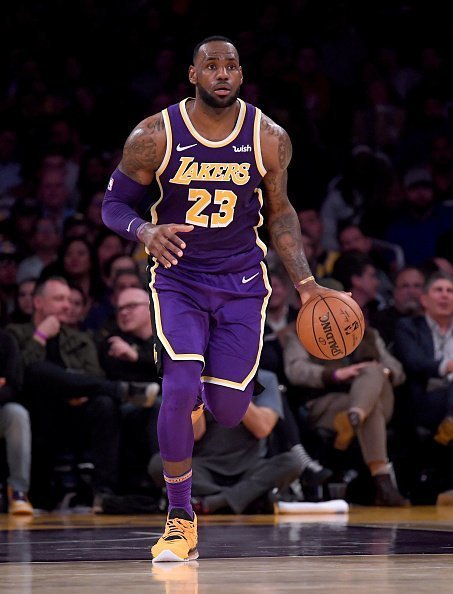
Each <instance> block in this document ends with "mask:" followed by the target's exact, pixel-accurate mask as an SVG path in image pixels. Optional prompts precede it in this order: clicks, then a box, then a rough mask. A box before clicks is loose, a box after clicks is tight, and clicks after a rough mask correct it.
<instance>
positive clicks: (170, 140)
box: [156, 109, 173, 177]
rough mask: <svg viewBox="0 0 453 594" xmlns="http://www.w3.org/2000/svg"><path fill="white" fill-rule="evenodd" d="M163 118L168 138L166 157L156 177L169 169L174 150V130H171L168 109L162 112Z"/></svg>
mask: <svg viewBox="0 0 453 594" xmlns="http://www.w3.org/2000/svg"><path fill="white" fill-rule="evenodd" d="M162 118H163V120H164V126H165V136H166V137H167V146H166V147H165V155H164V158H163V161H162V163H161V164H160V167H159V169H157V171H156V177H157V176H160V175H162V173H163V172H164V171H165V169H166V168H167V165H168V162H169V161H170V157H171V151H172V148H173V134H172V130H171V123H170V118H169V116H168V110H167V109H163V110H162Z"/></svg>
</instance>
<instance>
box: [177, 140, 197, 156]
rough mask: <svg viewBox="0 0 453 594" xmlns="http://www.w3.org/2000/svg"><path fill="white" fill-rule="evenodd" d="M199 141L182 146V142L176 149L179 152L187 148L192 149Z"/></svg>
mask: <svg viewBox="0 0 453 594" xmlns="http://www.w3.org/2000/svg"><path fill="white" fill-rule="evenodd" d="M197 144H198V143H197V142H196V143H195V144H188V145H186V146H181V145H180V144H178V146H177V147H176V150H177V151H178V153H180V152H181V151H186V150H187V149H190V148H192V147H194V146H197Z"/></svg>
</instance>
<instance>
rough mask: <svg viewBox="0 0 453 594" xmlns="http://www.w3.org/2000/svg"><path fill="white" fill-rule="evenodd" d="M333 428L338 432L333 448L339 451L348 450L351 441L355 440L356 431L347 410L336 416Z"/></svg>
mask: <svg viewBox="0 0 453 594" xmlns="http://www.w3.org/2000/svg"><path fill="white" fill-rule="evenodd" d="M333 428H334V429H335V431H336V432H337V435H336V437H335V441H334V442H333V447H334V448H336V449H337V450H347V449H348V447H349V445H350V443H351V441H352V440H353V439H354V436H355V431H354V427H353V426H352V424H351V421H350V419H349V415H348V412H347V411H346V410H343V411H341V412H339V413H338V414H336V415H335V417H334V420H333Z"/></svg>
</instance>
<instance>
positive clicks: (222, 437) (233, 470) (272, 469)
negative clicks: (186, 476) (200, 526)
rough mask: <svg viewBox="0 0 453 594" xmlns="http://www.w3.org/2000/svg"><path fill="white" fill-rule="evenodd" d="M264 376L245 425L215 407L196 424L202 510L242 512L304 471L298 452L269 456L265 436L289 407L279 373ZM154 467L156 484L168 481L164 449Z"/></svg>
mask: <svg viewBox="0 0 453 594" xmlns="http://www.w3.org/2000/svg"><path fill="white" fill-rule="evenodd" d="M258 381H259V382H260V383H261V384H262V385H263V386H264V390H263V392H261V394H259V395H257V396H254V398H253V400H252V402H251V403H250V405H249V408H248V409H247V412H246V413H245V416H244V418H243V419H242V422H241V423H240V424H239V425H237V426H236V427H233V428H226V427H223V426H222V425H220V424H219V423H217V422H216V421H215V420H214V419H213V418H212V416H211V415H210V414H209V413H203V414H201V415H200V416H199V417H198V419H197V421H196V422H195V424H194V435H195V440H196V444H195V448H194V454H193V460H192V467H193V479H192V494H193V496H194V498H195V501H194V502H193V503H192V505H194V506H195V511H196V513H198V514H211V513H215V512H217V511H219V510H224V509H226V510H229V511H232V512H233V513H235V514H241V513H243V512H244V511H246V510H249V509H250V507H249V506H250V505H251V504H252V503H254V502H255V501H256V500H257V499H258V498H260V497H263V496H267V495H268V494H270V493H271V492H272V490H273V489H274V488H285V487H287V486H288V485H289V484H290V483H291V482H292V481H293V480H295V479H296V478H297V477H299V476H300V473H301V471H302V467H301V463H300V460H299V458H298V456H297V454H296V453H294V452H285V453H283V454H279V455H276V456H273V457H271V458H266V457H265V452H266V447H265V440H266V439H267V438H268V437H269V435H270V434H271V433H272V430H273V429H274V427H275V425H276V423H277V421H278V419H279V418H282V417H283V408H282V402H281V396H280V391H279V389H278V382H277V378H276V376H275V374H273V373H271V372H269V371H263V370H261V371H259V373H258ZM149 472H150V475H151V477H152V478H153V480H154V482H155V483H156V485H159V486H161V487H163V486H164V484H163V479H162V476H163V474H162V460H161V458H160V456H159V455H155V456H154V457H153V458H152V460H151V462H150V466H149ZM266 511H272V508H269V509H268V510H266Z"/></svg>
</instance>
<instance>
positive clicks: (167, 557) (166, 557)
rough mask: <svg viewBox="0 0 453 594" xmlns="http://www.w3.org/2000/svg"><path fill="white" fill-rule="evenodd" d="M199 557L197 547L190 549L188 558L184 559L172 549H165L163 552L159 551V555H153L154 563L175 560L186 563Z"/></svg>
mask: <svg viewBox="0 0 453 594" xmlns="http://www.w3.org/2000/svg"><path fill="white" fill-rule="evenodd" d="M198 557H199V555H198V551H197V549H194V550H193V551H190V552H189V556H188V557H187V558H186V559H183V558H182V557H178V555H176V554H175V553H174V552H173V551H170V549H165V550H163V551H162V552H161V553H159V554H158V555H157V557H153V563H162V562H171V561H173V562H175V561H179V562H180V563H184V562H185V561H195V559H198Z"/></svg>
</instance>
